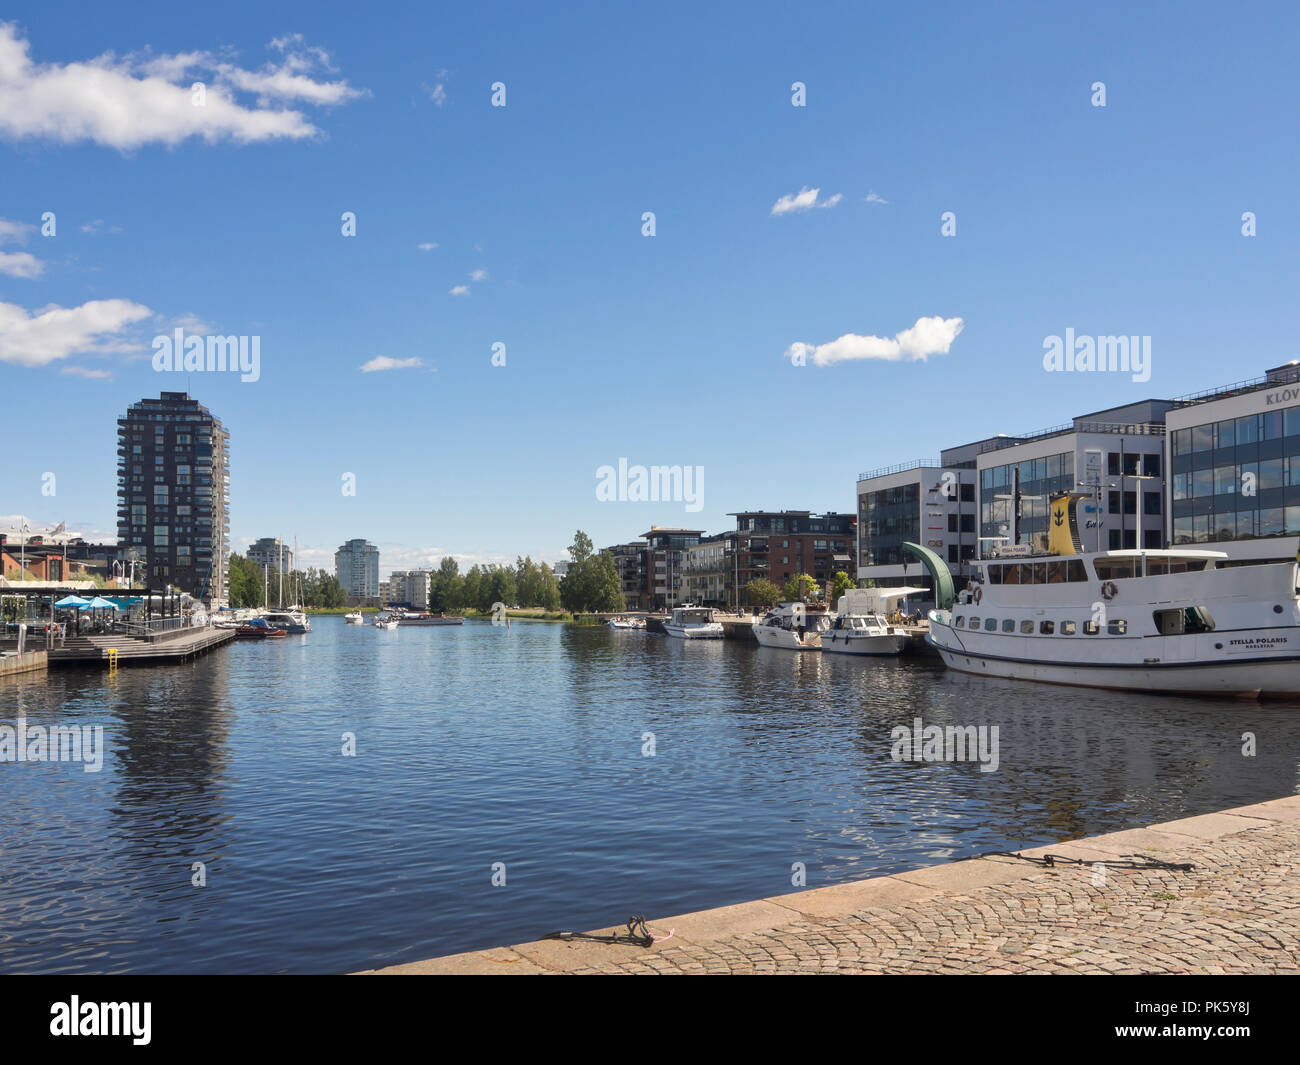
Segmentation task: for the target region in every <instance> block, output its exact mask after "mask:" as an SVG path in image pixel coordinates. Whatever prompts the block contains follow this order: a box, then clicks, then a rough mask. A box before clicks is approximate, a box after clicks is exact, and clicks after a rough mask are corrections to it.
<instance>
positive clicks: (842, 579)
mask: <svg viewBox="0 0 1300 1065" xmlns="http://www.w3.org/2000/svg"><path fill="white" fill-rule="evenodd" d="M834 580H835V585H834V587H832V588H831V598H832V599H833V600H835V601H836V602H838V601H839V598H840V596H842V595H843V594H844V593H845V592H847V591H848V590H849V589H850V588H852V587H853V578H852V577H850V576H849V575H848V574H847V573H845V572H844V571H843V570H840V572H838V573H836V574H835V577H834Z"/></svg>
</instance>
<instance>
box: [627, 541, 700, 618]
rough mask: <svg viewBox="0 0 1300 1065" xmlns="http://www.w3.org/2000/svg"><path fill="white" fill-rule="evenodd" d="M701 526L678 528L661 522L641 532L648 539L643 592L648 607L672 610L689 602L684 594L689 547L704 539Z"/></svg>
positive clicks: (650, 608)
mask: <svg viewBox="0 0 1300 1065" xmlns="http://www.w3.org/2000/svg"><path fill="white" fill-rule="evenodd" d="M703 535H704V533H703V530H701V529H674V528H667V527H663V526H659V525H655V526H653V527H652V528H651V529H650V531H649V532H644V533H642V534H641V536H642V537H643V538H644V539H645V542H646V553H645V585H644V586H643V591H642V596H643V598H644V600H645V603H646V609H648V610H672V609H673V607H675V606H676V605H678V604H679V603H684V602H687V601H688V600H687V598H686V596H685V595H684V594H683V589H684V582H685V564H686V549H687V548H688V547H690V546H691V545H692V544H697V543H699V542H700V537H701V536H703Z"/></svg>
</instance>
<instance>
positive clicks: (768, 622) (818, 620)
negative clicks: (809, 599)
mask: <svg viewBox="0 0 1300 1065" xmlns="http://www.w3.org/2000/svg"><path fill="white" fill-rule="evenodd" d="M751 627H752V628H753V630H754V639H756V640H757V641H758V642H759V643H760V644H762V645H763V646H764V647H781V648H784V649H785V650H787V651H819V650H821V646H822V633H824V632H825V631H826V630H827V629H828V628H829V627H830V619H829V618H828V617H827V616H826V615H825V614H824V613H821V612H818V613H814V614H810V613H809V612H808V608H807V607H806V606H804V604H803V603H778V604H777V605H776V606H774V607H773V608H772V609H771V610H769V611H768V612H767V613H766V614H764V615H763V617H762V618H760V619H759V620H758V621H755V622H754V624H753V625H752V626H751Z"/></svg>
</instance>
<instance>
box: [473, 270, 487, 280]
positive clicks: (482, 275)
mask: <svg viewBox="0 0 1300 1065" xmlns="http://www.w3.org/2000/svg"><path fill="white" fill-rule="evenodd" d="M469 279H470V280H471V281H486V280H487V271H486V270H484V269H481V268H480V269H478V270H471V271H470V272H469Z"/></svg>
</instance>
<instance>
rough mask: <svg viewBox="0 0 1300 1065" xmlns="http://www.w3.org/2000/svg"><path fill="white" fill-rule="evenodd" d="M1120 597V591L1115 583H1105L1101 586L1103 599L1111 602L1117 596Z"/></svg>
mask: <svg viewBox="0 0 1300 1065" xmlns="http://www.w3.org/2000/svg"><path fill="white" fill-rule="evenodd" d="M1117 595H1119V589H1118V588H1116V587H1115V582H1114V581H1103V582H1102V585H1101V597H1102V598H1103V599H1105V600H1106V602H1108V603H1109V602H1110V601H1111V600H1112V599H1114V598H1115V596H1117Z"/></svg>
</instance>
